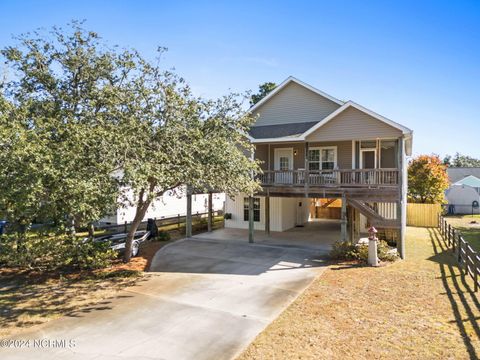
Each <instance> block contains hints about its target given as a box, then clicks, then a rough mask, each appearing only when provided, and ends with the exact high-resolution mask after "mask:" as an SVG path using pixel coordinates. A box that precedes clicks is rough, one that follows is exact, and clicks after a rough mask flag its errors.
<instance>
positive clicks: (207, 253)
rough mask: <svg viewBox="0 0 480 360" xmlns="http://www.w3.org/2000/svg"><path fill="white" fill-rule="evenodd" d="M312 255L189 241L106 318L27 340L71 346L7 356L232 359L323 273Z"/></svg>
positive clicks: (55, 326)
mask: <svg viewBox="0 0 480 360" xmlns="http://www.w3.org/2000/svg"><path fill="white" fill-rule="evenodd" d="M322 255H324V254H322V253H320V254H315V253H312V250H311V249H299V248H288V247H280V246H265V245H256V244H255V245H249V244H247V243H231V242H225V241H223V242H222V241H221V240H209V239H201V240H199V239H195V240H192V239H190V240H181V241H178V242H175V243H173V244H171V245H169V246H166V247H164V248H163V249H162V250H160V251H159V252H158V253H157V254H156V256H155V258H154V260H153V263H152V267H151V271H152V273H151V275H150V277H149V278H148V280H146V281H143V282H141V283H140V284H139V285H137V286H134V287H132V288H129V289H127V290H125V291H122V292H121V293H120V294H119V296H118V297H117V298H116V299H114V300H113V301H112V302H111V303H110V304H108V306H103V307H102V308H103V310H95V311H93V312H90V313H87V314H85V315H84V316H82V317H64V318H62V319H59V320H55V321H52V322H50V323H48V324H47V325H46V326H43V327H42V328H41V329H40V330H36V331H31V332H29V333H24V334H22V335H21V336H19V337H18V338H21V339H32V341H33V339H50V340H57V341H62V340H65V345H62V344H61V345H60V346H57V347H52V346H48V347H47V348H38V347H34V346H32V345H30V346H28V347H23V348H5V347H4V348H2V349H0V358H5V359H35V360H42V359H53V358H55V359H117V360H118V359H138V360H141V359H176V360H178V359H198V360H199V359H231V358H233V357H235V355H237V354H238V353H239V352H241V351H242V350H243V349H244V348H245V347H246V346H247V345H248V344H249V343H250V342H251V341H252V340H253V339H254V338H255V336H256V335H257V334H258V333H259V332H261V331H262V330H263V328H265V326H267V325H268V324H269V323H270V322H271V321H272V320H274V319H275V318H276V317H277V316H278V315H279V314H280V313H281V312H282V311H283V309H284V308H285V307H286V306H288V305H289V304H290V303H291V302H292V301H293V300H294V299H295V298H296V297H297V296H298V295H299V294H300V293H301V292H302V291H303V290H304V289H305V288H306V287H307V286H308V285H309V284H310V282H311V281H312V280H313V279H314V277H315V276H316V275H317V274H319V272H321V271H323V269H324V267H323V264H324V263H323V261H322V260H319V259H320V258H321V256H322Z"/></svg>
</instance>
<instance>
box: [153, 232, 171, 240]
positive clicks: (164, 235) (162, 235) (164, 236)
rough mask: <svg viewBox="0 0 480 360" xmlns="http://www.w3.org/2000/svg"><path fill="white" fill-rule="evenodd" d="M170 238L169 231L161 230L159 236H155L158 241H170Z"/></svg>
mask: <svg viewBox="0 0 480 360" xmlns="http://www.w3.org/2000/svg"><path fill="white" fill-rule="evenodd" d="M170 239H171V237H170V233H169V232H167V231H159V232H158V235H157V237H156V238H155V240H158V241H168V240H170Z"/></svg>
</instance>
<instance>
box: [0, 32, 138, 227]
mask: <svg viewBox="0 0 480 360" xmlns="http://www.w3.org/2000/svg"><path fill="white" fill-rule="evenodd" d="M16 39H17V41H18V42H19V44H18V45H16V46H9V47H7V48H5V49H3V50H2V51H1V55H2V56H3V57H4V59H5V62H6V64H7V65H8V66H9V68H10V69H11V70H12V71H13V77H12V80H11V81H9V82H8V83H6V84H4V85H3V86H2V91H1V93H2V95H0V98H3V100H2V101H1V102H0V107H1V109H0V110H1V111H0V113H2V114H3V116H2V117H1V118H0V138H1V139H2V142H1V144H0V146H1V151H0V162H1V164H2V167H1V169H0V183H2V187H1V190H0V209H1V211H2V214H1V216H3V217H6V218H7V219H8V220H9V221H10V222H12V223H18V224H20V225H23V226H28V224H30V223H31V222H32V221H33V220H35V219H37V220H40V221H48V222H53V223H54V224H56V225H58V226H59V227H60V228H62V227H63V228H65V227H67V226H68V227H71V226H72V225H73V224H74V223H76V224H77V225H82V224H83V225H85V224H88V223H90V222H92V221H95V220H98V218H100V217H101V216H103V215H105V214H106V213H108V212H109V211H111V209H112V208H113V207H114V206H115V203H116V199H117V194H118V181H117V179H116V178H114V177H112V176H111V173H112V172H113V171H114V170H115V169H116V168H117V166H118V164H117V163H116V151H118V148H116V147H114V146H111V145H112V143H113V142H114V140H115V132H114V129H115V126H116V122H117V119H116V113H117V111H118V108H119V107H120V106H123V104H122V103H121V102H120V99H119V97H118V93H119V88H121V85H120V84H121V83H122V81H123V78H124V74H125V73H126V72H127V71H128V69H129V60H128V56H127V55H125V54H123V53H117V52H115V51H112V50H109V49H107V48H105V47H103V46H102V45H101V43H100V40H99V36H98V35H97V34H96V33H94V32H87V31H85V30H83V29H82V28H81V27H80V24H79V23H73V24H72V26H71V28H70V29H69V31H64V30H62V29H60V28H53V29H52V31H51V32H50V33H48V34H41V33H39V32H34V33H31V34H30V33H28V34H25V35H22V36H20V37H18V38H16Z"/></svg>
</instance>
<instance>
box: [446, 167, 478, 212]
mask: <svg viewBox="0 0 480 360" xmlns="http://www.w3.org/2000/svg"><path fill="white" fill-rule="evenodd" d="M447 173H448V178H449V180H450V184H451V185H450V187H449V188H448V189H447V191H445V197H446V199H447V202H448V213H449V214H479V213H480V208H479V203H480V168H447Z"/></svg>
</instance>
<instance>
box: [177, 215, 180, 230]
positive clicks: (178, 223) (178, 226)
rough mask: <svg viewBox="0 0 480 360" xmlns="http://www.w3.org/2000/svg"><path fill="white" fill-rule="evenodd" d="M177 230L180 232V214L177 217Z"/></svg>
mask: <svg viewBox="0 0 480 360" xmlns="http://www.w3.org/2000/svg"><path fill="white" fill-rule="evenodd" d="M177 228H178V229H179V230H180V214H178V215H177Z"/></svg>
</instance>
